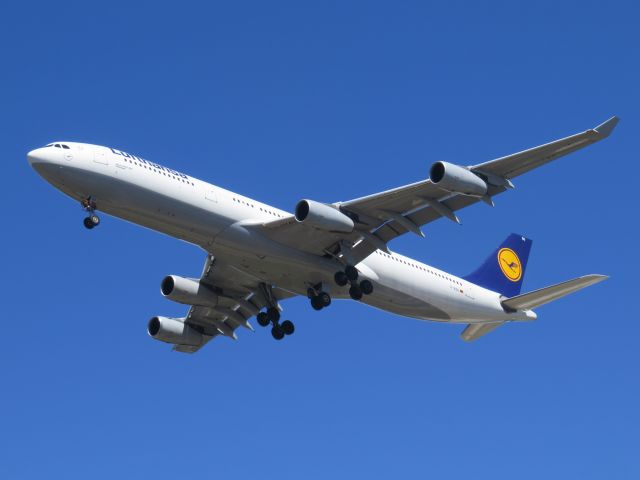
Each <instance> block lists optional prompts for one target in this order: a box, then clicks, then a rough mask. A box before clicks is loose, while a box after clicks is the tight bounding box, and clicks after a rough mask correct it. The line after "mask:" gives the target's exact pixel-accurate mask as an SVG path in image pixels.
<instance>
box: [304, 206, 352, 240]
mask: <svg viewBox="0 0 640 480" xmlns="http://www.w3.org/2000/svg"><path fill="white" fill-rule="evenodd" d="M295 217H296V220H297V221H298V222H301V223H305V224H307V225H311V226H312V227H315V228H317V229H319V230H326V231H329V232H340V233H351V232H353V228H354V224H353V220H351V219H350V218H349V217H347V216H346V215H345V214H344V213H342V212H340V210H338V209H336V208H333V207H332V206H330V205H326V204H324V203H320V202H316V201H314V200H300V201H299V202H298V204H297V205H296V211H295Z"/></svg>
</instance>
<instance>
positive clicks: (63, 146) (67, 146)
mask: <svg viewBox="0 0 640 480" xmlns="http://www.w3.org/2000/svg"><path fill="white" fill-rule="evenodd" d="M61 145H62V148H64V149H65V150H69V145H65V144H64V143H61Z"/></svg>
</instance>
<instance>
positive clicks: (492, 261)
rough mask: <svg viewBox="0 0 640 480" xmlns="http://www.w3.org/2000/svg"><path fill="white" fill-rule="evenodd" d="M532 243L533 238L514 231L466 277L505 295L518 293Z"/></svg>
mask: <svg viewBox="0 0 640 480" xmlns="http://www.w3.org/2000/svg"><path fill="white" fill-rule="evenodd" d="M532 243H533V242H532V240H530V239H528V238H525V237H523V236H522V235H517V234H515V233H512V234H511V235H509V236H508V237H507V239H506V240H505V241H504V242H502V245H500V246H499V247H498V248H497V249H496V250H495V251H494V252H493V253H492V254H491V255H489V258H487V259H486V260H485V262H484V263H483V264H482V265H481V266H480V268H478V269H477V270H476V271H475V272H473V273H471V274H470V275H467V276H466V277H464V279H465V280H467V281H469V282H472V283H475V284H476V285H480V286H481V287H484V288H487V289H489V290H493V291H494V292H498V293H500V294H502V295H504V296H505V297H514V296H516V295H518V294H519V293H520V290H521V289H522V281H523V279H524V272H525V269H526V267H527V261H528V260H529V252H530V251H531V244H532Z"/></svg>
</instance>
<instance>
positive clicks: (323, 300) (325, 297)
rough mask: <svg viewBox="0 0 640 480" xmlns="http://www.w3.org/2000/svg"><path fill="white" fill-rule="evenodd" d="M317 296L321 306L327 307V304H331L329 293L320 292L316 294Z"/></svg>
mask: <svg viewBox="0 0 640 480" xmlns="http://www.w3.org/2000/svg"><path fill="white" fill-rule="evenodd" d="M318 298H319V299H320V304H321V305H322V306H323V307H328V306H329V305H331V295H329V294H328V293H327V292H320V293H319V294H318Z"/></svg>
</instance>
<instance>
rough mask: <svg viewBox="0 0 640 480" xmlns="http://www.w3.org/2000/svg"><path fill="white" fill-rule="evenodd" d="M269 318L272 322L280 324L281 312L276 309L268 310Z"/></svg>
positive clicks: (270, 308)
mask: <svg viewBox="0 0 640 480" xmlns="http://www.w3.org/2000/svg"><path fill="white" fill-rule="evenodd" d="M267 318H268V319H269V321H270V322H273V323H278V320H280V310H278V309H277V308H275V307H269V308H267Z"/></svg>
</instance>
